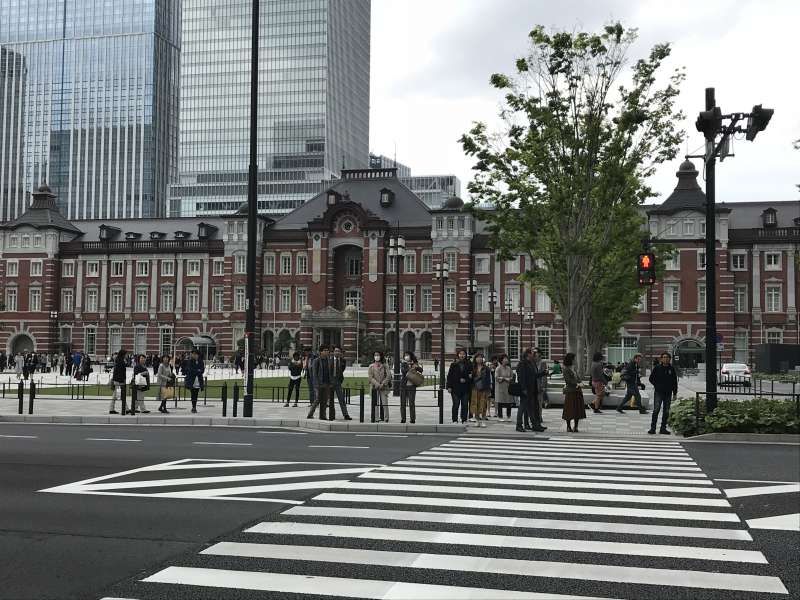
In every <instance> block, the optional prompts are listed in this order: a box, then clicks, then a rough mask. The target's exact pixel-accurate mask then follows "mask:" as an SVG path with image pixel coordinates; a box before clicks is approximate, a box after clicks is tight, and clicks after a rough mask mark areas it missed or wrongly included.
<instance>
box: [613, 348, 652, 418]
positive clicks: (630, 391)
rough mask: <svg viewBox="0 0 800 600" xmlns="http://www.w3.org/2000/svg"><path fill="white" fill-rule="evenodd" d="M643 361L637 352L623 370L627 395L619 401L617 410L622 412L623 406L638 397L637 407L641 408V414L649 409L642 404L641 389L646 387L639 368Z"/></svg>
mask: <svg viewBox="0 0 800 600" xmlns="http://www.w3.org/2000/svg"><path fill="white" fill-rule="evenodd" d="M641 362H642V355H641V354H635V355H634V356H633V358H632V359H631V362H629V363H628V364H627V365H626V366H625V368H624V369H623V370H622V381H624V382H625V397H624V398H623V399H622V402H620V403H619V405H618V406H617V412H618V413H621V412H622V407H623V406H625V403H626V402H628V401H629V400H630V399H631V398H635V399H636V407H637V408H638V409H639V412H640V413H641V414H646V413H647V410H646V409H645V407H644V406H643V405H642V395H641V394H640V393H639V390H643V389H644V384H643V383H642V378H641V372H640V370H639V365H640V364H641Z"/></svg>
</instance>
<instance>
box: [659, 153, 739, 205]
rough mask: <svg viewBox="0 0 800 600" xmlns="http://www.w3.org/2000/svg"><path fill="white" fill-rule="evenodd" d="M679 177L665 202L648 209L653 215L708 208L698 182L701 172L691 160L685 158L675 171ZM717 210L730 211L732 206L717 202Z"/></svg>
mask: <svg viewBox="0 0 800 600" xmlns="http://www.w3.org/2000/svg"><path fill="white" fill-rule="evenodd" d="M675 175H676V176H677V177H678V184H677V185H676V186H675V189H674V190H673V192H672V193H671V194H670V195H669V197H668V198H667V199H666V200H664V202H663V203H662V204H661V205H659V206H656V207H655V208H650V209H648V210H647V213H648V214H651V215H659V214H661V215H671V214H674V213H676V212H682V211H687V210H696V211H699V212H704V211H705V210H706V195H705V193H703V190H702V189H701V188H700V185H699V184H698V183H697V176H698V175H699V172H698V171H697V169H696V168H695V166H694V163H693V162H692V161H690V160H685V161H683V162H682V163H681V166H680V167H679V168H678V172H677V173H675ZM716 211H717V212H728V211H730V208H728V207H727V206H724V205H721V204H717V206H716Z"/></svg>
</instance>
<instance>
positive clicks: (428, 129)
mask: <svg viewBox="0 0 800 600" xmlns="http://www.w3.org/2000/svg"><path fill="white" fill-rule="evenodd" d="M612 20H620V21H622V23H623V24H624V25H625V26H626V27H636V28H638V29H639V34H640V39H639V41H638V42H637V45H635V46H634V47H633V48H632V49H631V52H630V58H632V59H636V58H639V57H641V56H644V55H645V54H646V53H647V52H648V50H649V48H650V47H651V46H652V45H653V44H655V43H658V42H664V41H666V42H670V43H671V44H672V47H673V53H672V57H671V58H670V60H669V62H668V64H667V65H666V66H667V67H668V69H669V70H672V68H674V67H676V66H684V67H685V68H686V74H687V77H686V81H685V82H684V84H683V87H682V89H681V96H680V99H679V104H680V106H681V108H682V109H683V111H684V113H686V115H687V118H686V120H685V122H684V123H683V127H684V129H685V130H686V131H687V132H688V133H689V138H688V140H689V143H688V147H689V150H690V152H691V153H693V154H695V153H697V152H698V151H700V149H701V147H702V144H703V138H702V136H701V135H700V134H699V133H698V132H697V131H696V130H695V128H694V120H695V118H696V116H697V112H698V111H699V110H702V109H703V108H704V106H703V103H704V91H703V90H704V88H706V87H712V86H713V87H715V88H716V95H717V104H718V105H719V106H720V107H721V108H722V110H723V112H734V111H742V112H745V111H749V109H750V107H752V106H753V104H758V103H761V104H763V105H764V106H765V107H771V108H774V109H775V115H774V117H773V119H772V121H771V122H770V124H769V127H768V128H767V130H766V131H764V132H762V133H761V134H759V136H758V137H757V138H756V141H755V142H746V141H744V140H741V141H738V140H737V141H736V142H735V143H734V152H735V153H736V156H735V157H734V158H730V159H729V160H726V161H725V162H724V163H723V164H722V165H720V166H719V167H718V169H717V201H718V202H721V201H725V202H736V201H746V200H767V201H774V200H794V199H797V198H798V197H799V196H800V192H798V190H797V188H796V187H795V184H797V183H800V151H798V150H793V149H792V140H794V139H797V138H800V58H799V57H800V40H798V37H797V36H798V33H797V32H798V24H800V1H799V0H762V1H742V0H739V1H736V0H730V1H727V0H700V1H699V0H671V1H670V2H666V1H664V0H648V1H642V0H638V1H637V2H625V1H620V0H596V1H588V0H587V1H584V2H581V1H579V0H559V1H558V2H551V1H544V0H372V57H371V61H372V81H371V88H372V92H371V96H372V97H371V121H370V130H371V133H370V138H371V139H370V149H371V150H372V151H374V152H378V153H380V154H385V155H387V156H393V155H394V153H395V148H396V152H397V158H398V160H399V161H400V162H403V163H405V164H407V165H409V166H410V167H411V169H412V174H414V175H425V174H449V173H454V174H456V175H457V176H458V177H459V178H460V179H461V182H462V195H463V196H464V197H465V198H466V197H467V192H466V184H467V182H468V181H469V180H470V179H471V177H472V170H471V166H472V162H471V160H470V159H468V158H467V157H465V156H464V154H463V152H462V150H461V147H460V144H459V143H458V138H459V136H460V135H461V134H462V133H464V132H465V131H467V130H468V129H469V127H470V124H471V123H472V121H476V120H480V121H486V122H489V123H490V124H491V123H495V124H497V111H498V107H499V106H500V104H499V99H500V96H499V95H498V94H497V93H496V92H495V91H494V90H493V89H492V88H491V87H490V86H489V83H488V79H489V76H490V75H491V74H492V73H495V72H504V73H512V72H513V65H514V60H515V59H516V58H518V57H521V56H523V55H525V53H526V51H527V49H528V46H527V34H528V32H529V31H530V30H531V29H532V28H533V26H534V25H537V24H542V25H545V26H547V27H555V28H567V29H570V30H572V29H576V28H577V29H582V30H584V31H598V30H599V28H600V27H602V25H604V24H605V23H607V22H609V21H612ZM685 151H686V148H682V149H681V156H679V159H678V160H677V161H676V163H675V164H668V165H664V166H662V168H661V169H660V171H659V173H658V174H657V175H656V176H655V178H654V180H653V181H652V184H653V186H654V188H655V189H656V190H657V191H659V193H660V194H662V196H661V199H662V200H663V198H665V197H666V195H669V193H670V192H671V191H672V189H673V188H674V186H675V182H676V179H675V175H674V173H675V171H676V170H677V167H678V164H679V163H680V160H682V155H683V154H685ZM696 162H697V161H696Z"/></svg>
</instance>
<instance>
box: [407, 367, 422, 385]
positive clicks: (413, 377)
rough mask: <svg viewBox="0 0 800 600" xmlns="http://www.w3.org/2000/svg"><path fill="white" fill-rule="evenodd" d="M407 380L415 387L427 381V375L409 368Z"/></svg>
mask: <svg viewBox="0 0 800 600" xmlns="http://www.w3.org/2000/svg"><path fill="white" fill-rule="evenodd" d="M406 380H407V381H408V382H409V383H410V384H411V385H413V386H414V387H418V386H420V385H422V384H423V383H425V377H424V376H423V375H422V373H420V372H419V371H417V370H416V369H414V368H412V369H409V370H408V373H407V374H406Z"/></svg>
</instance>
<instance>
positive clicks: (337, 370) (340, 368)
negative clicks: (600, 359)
mask: <svg viewBox="0 0 800 600" xmlns="http://www.w3.org/2000/svg"><path fill="white" fill-rule="evenodd" d="M330 360H331V364H332V367H333V391H334V392H336V397H337V398H338V399H339V408H341V409H342V416H343V417H344V420H345V421H352V419H351V418H350V415H349V414H347V404H345V398H344V390H343V389H342V384H344V370H345V367H346V366H347V361H346V360H345V359H344V356H343V352H342V347H341V346H339V345H338V344H337V345H336V346H334V347H333V357H332V358H331V359H330ZM330 418H331V421H334V420H336V405H335V404H334V402H333V398H331V410H330Z"/></svg>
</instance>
